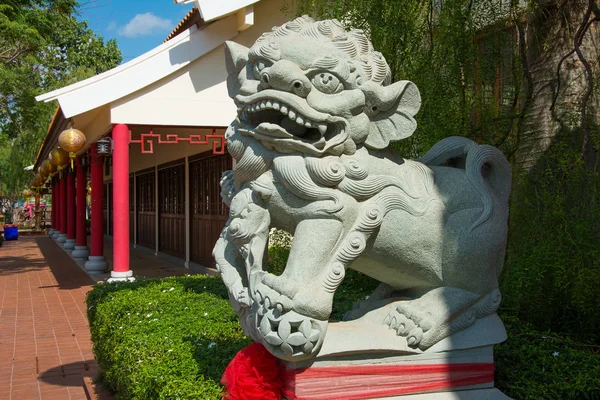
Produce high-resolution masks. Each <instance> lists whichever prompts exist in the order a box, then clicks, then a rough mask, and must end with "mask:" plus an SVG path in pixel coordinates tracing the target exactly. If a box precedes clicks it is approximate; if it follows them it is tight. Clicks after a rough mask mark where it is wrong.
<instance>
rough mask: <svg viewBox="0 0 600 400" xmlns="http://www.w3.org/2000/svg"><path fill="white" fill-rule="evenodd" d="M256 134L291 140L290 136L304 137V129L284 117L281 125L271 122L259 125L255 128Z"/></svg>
mask: <svg viewBox="0 0 600 400" xmlns="http://www.w3.org/2000/svg"><path fill="white" fill-rule="evenodd" d="M256 132H258V133H262V134H264V135H269V136H274V137H279V138H291V137H292V136H299V137H302V136H304V134H305V133H306V128H305V127H304V126H300V125H298V124H297V123H295V122H294V121H292V120H291V119H289V118H288V117H285V118H284V119H283V120H282V121H281V125H277V124H273V123H271V122H263V123H261V124H259V125H258V126H257V127H256Z"/></svg>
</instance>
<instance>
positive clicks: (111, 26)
mask: <svg viewBox="0 0 600 400" xmlns="http://www.w3.org/2000/svg"><path fill="white" fill-rule="evenodd" d="M116 29H117V23H116V22H115V21H110V23H109V24H108V26H107V27H106V30H107V31H114V30H116Z"/></svg>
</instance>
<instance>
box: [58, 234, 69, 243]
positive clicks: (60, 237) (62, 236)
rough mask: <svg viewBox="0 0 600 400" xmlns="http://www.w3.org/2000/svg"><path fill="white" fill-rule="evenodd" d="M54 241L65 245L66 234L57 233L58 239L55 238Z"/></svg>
mask: <svg viewBox="0 0 600 400" xmlns="http://www.w3.org/2000/svg"><path fill="white" fill-rule="evenodd" d="M56 241H57V242H58V243H66V242H67V234H66V233H59V234H58V237H57V238H56Z"/></svg>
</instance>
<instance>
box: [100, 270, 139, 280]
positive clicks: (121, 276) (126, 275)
mask: <svg viewBox="0 0 600 400" xmlns="http://www.w3.org/2000/svg"><path fill="white" fill-rule="evenodd" d="M133 281H135V278H134V277H133V271H131V270H129V271H125V272H117V271H110V278H108V279H107V280H106V282H107V283H112V282H133Z"/></svg>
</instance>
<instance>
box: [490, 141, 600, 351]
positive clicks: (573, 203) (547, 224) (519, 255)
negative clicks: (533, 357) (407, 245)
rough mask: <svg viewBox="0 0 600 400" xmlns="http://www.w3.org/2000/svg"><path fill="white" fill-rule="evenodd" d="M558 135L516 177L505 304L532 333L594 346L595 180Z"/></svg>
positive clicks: (598, 289)
mask: <svg viewBox="0 0 600 400" xmlns="http://www.w3.org/2000/svg"><path fill="white" fill-rule="evenodd" d="M572 142H578V143H580V134H577V132H561V133H560V134H559V136H557V137H556V138H555V140H554V142H553V144H552V146H551V148H550V149H549V150H548V151H547V152H546V154H545V156H544V158H543V160H542V161H541V162H540V164H539V165H538V167H537V169H536V170H535V171H534V172H533V173H531V174H528V175H523V176H519V177H517V179H516V183H515V185H516V187H517V188H518V190H517V194H516V195H515V197H513V199H512V204H511V218H510V225H511V230H510V236H509V246H508V252H507V260H506V265H505V268H504V271H503V274H502V276H501V289H502V293H503V305H504V307H505V308H506V309H507V310H508V311H509V312H510V313H512V314H513V315H517V316H519V317H520V318H522V319H523V320H526V321H528V322H531V323H533V324H534V325H535V326H536V327H537V328H538V329H541V330H546V329H551V330H553V331H556V332H566V333H568V334H569V335H571V336H573V337H576V338H580V339H591V340H595V341H596V342H600V331H599V329H598V327H600V313H598V310H600V245H599V244H600V224H599V223H598V221H600V177H599V175H598V167H597V166H594V167H592V168H590V167H589V166H588V167H586V165H585V163H584V161H583V160H582V159H581V157H580V154H579V152H578V151H575V150H573V148H574V147H575V146H573V144H572Z"/></svg>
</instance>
